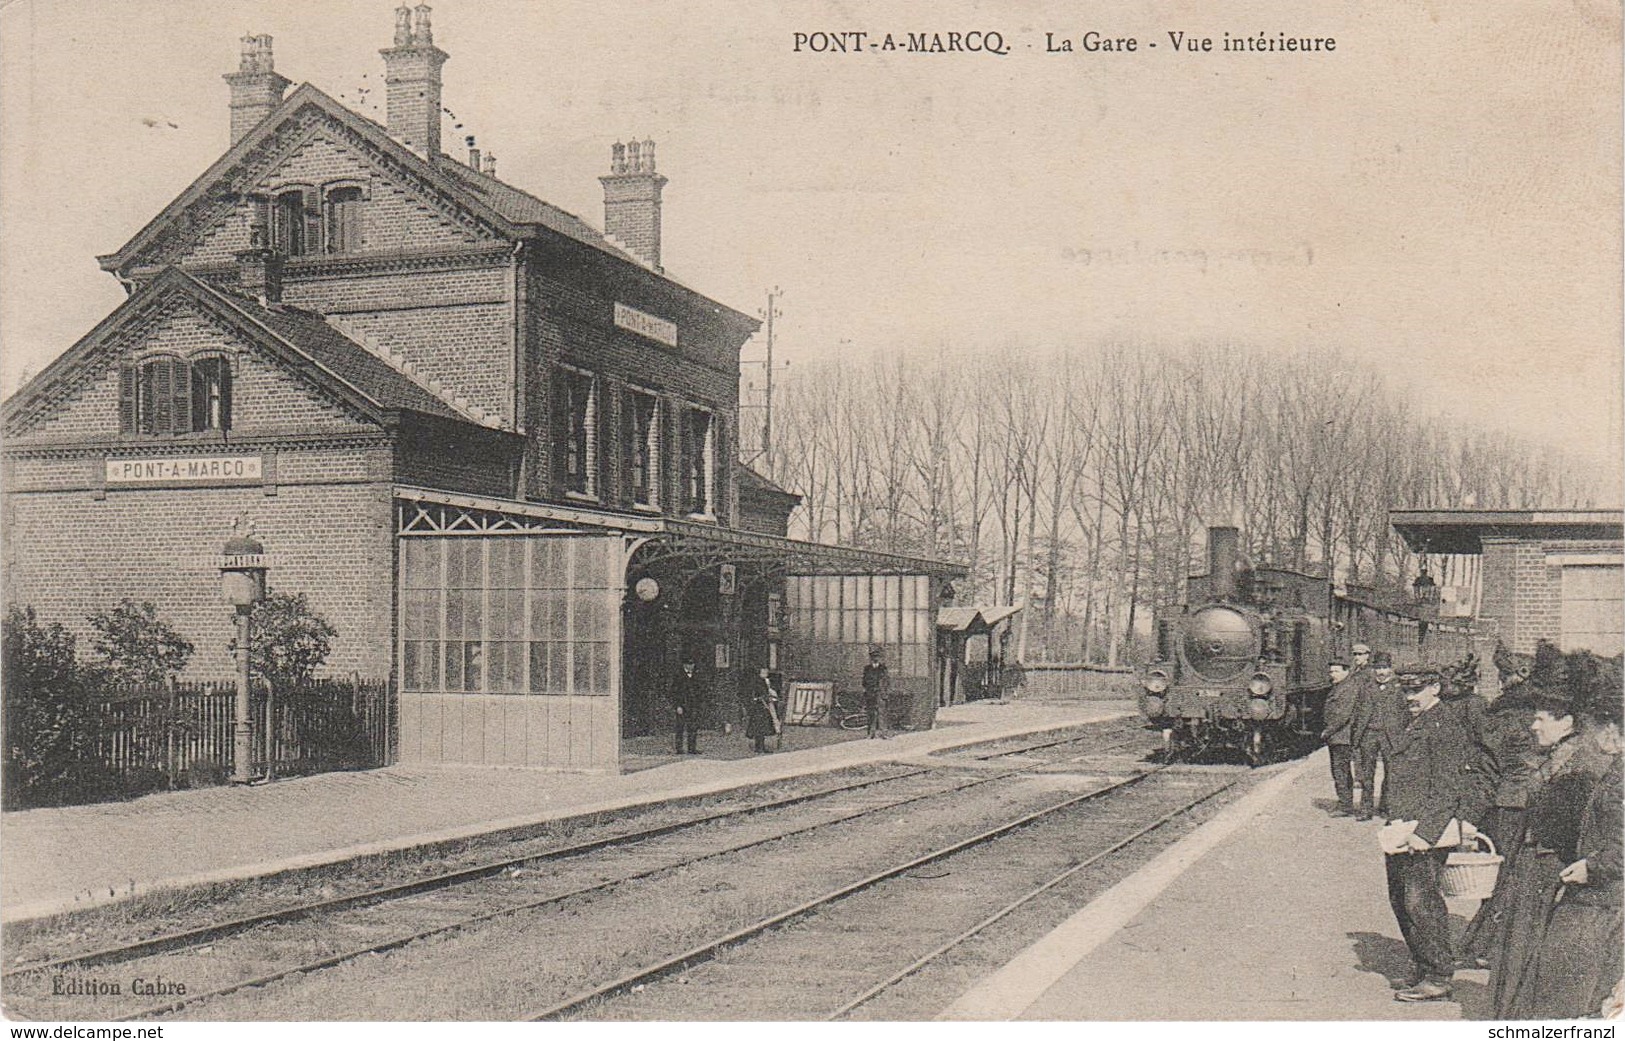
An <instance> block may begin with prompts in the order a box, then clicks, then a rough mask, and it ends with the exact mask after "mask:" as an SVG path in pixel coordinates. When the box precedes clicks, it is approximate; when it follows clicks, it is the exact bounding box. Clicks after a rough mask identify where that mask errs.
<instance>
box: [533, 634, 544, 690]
mask: <svg viewBox="0 0 1625 1041" xmlns="http://www.w3.org/2000/svg"><path fill="white" fill-rule="evenodd" d="M530 692H531V693H532V694H545V693H547V644H546V643H545V642H543V641H541V640H532V641H531V644H530Z"/></svg>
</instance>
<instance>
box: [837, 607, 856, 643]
mask: <svg viewBox="0 0 1625 1041" xmlns="http://www.w3.org/2000/svg"><path fill="white" fill-rule="evenodd" d="M841 640H842V642H844V643H857V642H858V612H856V611H854V610H851V609H842V611H841Z"/></svg>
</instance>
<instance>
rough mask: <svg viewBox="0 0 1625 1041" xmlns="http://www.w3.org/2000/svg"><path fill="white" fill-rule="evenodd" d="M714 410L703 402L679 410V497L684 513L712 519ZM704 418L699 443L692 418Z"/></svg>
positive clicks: (714, 482)
mask: <svg viewBox="0 0 1625 1041" xmlns="http://www.w3.org/2000/svg"><path fill="white" fill-rule="evenodd" d="M717 415H718V413H717V412H716V410H715V409H710V408H706V407H705V406H703V405H696V404H692V403H690V404H686V405H684V406H683V413H682V459H681V462H680V465H679V469H678V474H679V481H680V483H681V489H680V498H681V500H682V508H683V512H684V513H686V514H688V515H689V516H690V517H697V518H700V519H702V520H713V519H715V517H716V512H717V503H716V492H717V488H716V483H717V479H716V436H717ZM695 416H704V417H705V432H704V436H703V437H701V438H699V439H698V440H699V441H700V444H699V445H698V446H697V447H696V445H695V444H694V442H695V440H696V438H695V436H694V434H695V428H694V423H693V417H695Z"/></svg>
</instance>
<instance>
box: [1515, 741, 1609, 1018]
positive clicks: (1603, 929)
mask: <svg viewBox="0 0 1625 1041" xmlns="http://www.w3.org/2000/svg"><path fill="white" fill-rule="evenodd" d="M1595 734H1596V741H1597V744H1598V746H1599V747H1600V748H1601V750H1602V751H1603V753H1605V754H1607V755H1609V756H1610V758H1611V759H1612V762H1611V763H1610V764H1609V767H1608V772H1607V773H1605V774H1603V777H1602V780H1601V781H1600V782H1598V784H1597V787H1596V788H1595V790H1593V791H1592V793H1591V798H1590V800H1589V801H1588V802H1587V803H1586V808H1585V812H1584V813H1583V814H1581V817H1580V834H1579V838H1578V840H1577V841H1576V843H1575V849H1574V853H1575V855H1576V859H1575V860H1574V861H1573V862H1571V863H1569V864H1568V866H1567V867H1565V868H1564V869H1563V871H1562V873H1561V875H1560V876H1559V877H1560V878H1561V880H1562V882H1563V887H1562V891H1561V893H1560V895H1559V899H1558V902H1557V907H1556V909H1555V910H1553V912H1552V917H1551V920H1550V921H1549V922H1548V923H1547V925H1546V936H1545V938H1544V939H1543V940H1542V942H1541V945H1540V953H1539V957H1538V959H1537V963H1536V967H1535V992H1534V1000H1533V1004H1532V1005H1531V1007H1530V1014H1531V1015H1532V1016H1533V1017H1535V1018H1538V1019H1579V1018H1581V1017H1586V1016H1597V1015H1599V1014H1601V1009H1602V1005H1603V1002H1604V1001H1605V1000H1606V999H1607V998H1608V995H1609V993H1610V992H1611V991H1612V990H1613V989H1614V987H1615V986H1616V985H1617V984H1618V983H1619V980H1620V974H1621V964H1620V962H1621V955H1620V952H1621V950H1622V947H1625V945H1622V943H1621V939H1622V936H1621V933H1622V929H1621V921H1622V915H1621V851H1620V844H1621V838H1622V835H1621V833H1622V832H1625V819H1622V818H1625V788H1622V785H1621V766H1620V764H1621V757H1620V739H1619V724H1618V722H1617V721H1612V720H1611V721H1607V722H1601V721H1599V725H1598V726H1597V727H1596V730H1595Z"/></svg>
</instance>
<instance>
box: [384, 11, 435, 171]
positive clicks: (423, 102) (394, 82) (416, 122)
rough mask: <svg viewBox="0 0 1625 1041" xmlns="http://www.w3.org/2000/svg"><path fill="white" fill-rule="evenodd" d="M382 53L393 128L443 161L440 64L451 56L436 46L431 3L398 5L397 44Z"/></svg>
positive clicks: (388, 115) (412, 146)
mask: <svg viewBox="0 0 1625 1041" xmlns="http://www.w3.org/2000/svg"><path fill="white" fill-rule="evenodd" d="M378 53H379V54H382V55H383V56H384V85H385V87H386V88H387V92H386V98H385V104H384V111H385V117H386V122H387V123H388V124H389V132H390V134H391V135H392V136H394V137H395V138H396V139H397V140H399V141H400V142H401V143H402V144H404V145H405V146H406V147H408V148H410V149H411V150H412V151H414V152H416V153H418V154H419V155H421V156H423V157H424V158H426V159H428V160H429V161H430V162H438V161H439V159H440V66H442V65H444V64H445V63H446V59H447V58H449V57H451V55H449V54H447V53H446V52H445V51H443V50H441V49H440V48H438V47H436V46H435V45H434V30H433V29H432V28H431V27H430V25H429V5H428V4H419V5H417V7H416V8H411V7H407V6H406V5H404V4H402V5H401V6H400V7H397V8H396V9H395V46H393V47H388V48H386V49H384V50H381V51H379V52H378Z"/></svg>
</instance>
